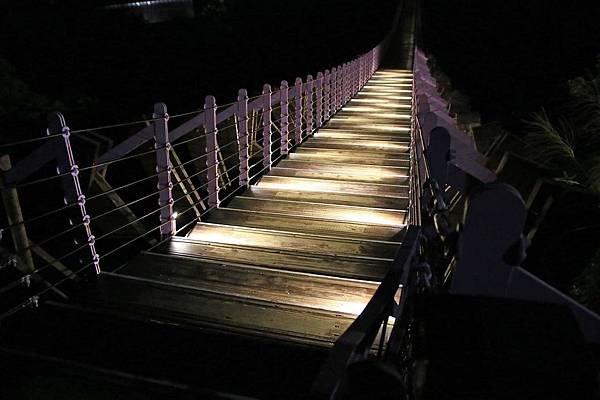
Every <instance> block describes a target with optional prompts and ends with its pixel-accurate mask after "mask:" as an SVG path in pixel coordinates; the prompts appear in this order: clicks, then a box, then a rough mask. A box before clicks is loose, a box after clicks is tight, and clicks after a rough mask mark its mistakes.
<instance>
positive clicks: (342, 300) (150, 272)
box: [118, 253, 378, 315]
mask: <svg viewBox="0 0 600 400" xmlns="http://www.w3.org/2000/svg"><path fill="white" fill-rule="evenodd" d="M118 275H130V276H134V277H139V278H145V279H151V280H154V281H158V282H160V281H166V282H169V283H172V284H177V285H183V286H186V287H190V288H194V289H198V290H203V291H208V292H212V293H220V294H223V295H227V296H236V297H242V298H249V299H254V300H262V301H268V302H272V303H276V304H290V305H296V306H301V307H308V308H316V309H320V310H328V311H334V312H343V313H352V314H356V315H358V314H359V313H360V312H361V311H362V309H363V308H364V305H366V303H367V302H368V301H369V300H370V299H371V296H372V295H373V293H375V290H376V289H377V286H378V284H377V283H376V282H370V281H361V280H355V279H343V278H335V277H323V276H318V275H313V274H306V273H300V272H292V271H283V270H273V269H269V268H261V267H254V266H248V265H240V264H224V263H210V262H205V261H199V260H196V259H193V258H189V257H178V256H172V255H164V254H159V253H143V254H140V255H139V256H138V257H136V258H135V259H134V260H132V261H131V262H130V263H129V264H128V265H127V266H126V267H125V268H123V269H121V270H120V271H119V274H118Z"/></svg>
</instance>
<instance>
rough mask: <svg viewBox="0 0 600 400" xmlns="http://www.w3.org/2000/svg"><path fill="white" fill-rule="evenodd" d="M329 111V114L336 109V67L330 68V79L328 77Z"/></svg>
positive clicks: (333, 112)
mask: <svg viewBox="0 0 600 400" xmlns="http://www.w3.org/2000/svg"><path fill="white" fill-rule="evenodd" d="M329 86H330V89H329V112H330V113H331V114H330V116H331V115H333V114H335V113H336V111H337V96H336V93H337V68H336V67H333V68H331V79H329Z"/></svg>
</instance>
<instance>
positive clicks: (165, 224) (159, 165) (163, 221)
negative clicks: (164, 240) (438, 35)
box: [152, 103, 176, 236]
mask: <svg viewBox="0 0 600 400" xmlns="http://www.w3.org/2000/svg"><path fill="white" fill-rule="evenodd" d="M152 117H153V118H154V119H155V121H154V122H153V127H154V148H155V149H156V172H157V173H158V185H157V189H158V190H159V194H158V205H159V207H160V234H161V235H162V236H172V235H174V234H175V231H176V226H175V218H173V194H172V189H173V183H172V182H171V160H170V154H169V152H170V150H171V143H169V128H168V122H167V121H168V119H169V115H168V114H167V106H166V105H165V103H156V104H154V114H153V115H152Z"/></svg>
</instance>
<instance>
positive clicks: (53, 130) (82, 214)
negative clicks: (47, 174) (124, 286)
mask: <svg viewBox="0 0 600 400" xmlns="http://www.w3.org/2000/svg"><path fill="white" fill-rule="evenodd" d="M48 134H49V135H55V134H61V135H62V139H60V138H59V139H58V140H57V141H56V142H55V143H56V162H57V168H56V170H57V173H59V174H67V173H70V175H65V176H64V177H62V179H61V181H62V185H63V189H64V194H65V196H64V202H65V204H74V203H77V204H78V205H79V215H78V216H76V215H75V213H73V212H68V213H69V214H70V215H69V223H70V224H71V225H76V224H78V222H77V220H76V219H78V218H81V221H82V223H83V228H84V231H85V236H86V237H85V240H86V241H87V244H88V246H89V248H90V253H91V255H92V263H93V264H94V269H95V271H96V274H99V273H100V272H101V270H100V256H99V255H98V253H97V252H96V244H95V242H96V238H95V237H94V235H93V234H92V229H91V227H90V222H91V218H90V216H89V214H88V213H87V210H86V207H85V194H84V193H83V190H82V189H81V182H80V181H79V167H78V166H77V164H76V163H75V157H74V155H73V148H72V147H71V139H70V136H71V130H70V129H69V127H68V126H67V125H66V123H65V118H64V117H63V116H62V114H61V113H52V114H50V115H49V116H48ZM75 244H76V245H77V244H79V242H78V240H77V239H76V238H75Z"/></svg>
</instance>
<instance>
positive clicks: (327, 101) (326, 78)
mask: <svg viewBox="0 0 600 400" xmlns="http://www.w3.org/2000/svg"><path fill="white" fill-rule="evenodd" d="M330 94H331V72H330V71H329V70H328V69H326V70H325V74H324V75H323V119H324V120H325V121H329V118H331V97H330Z"/></svg>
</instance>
